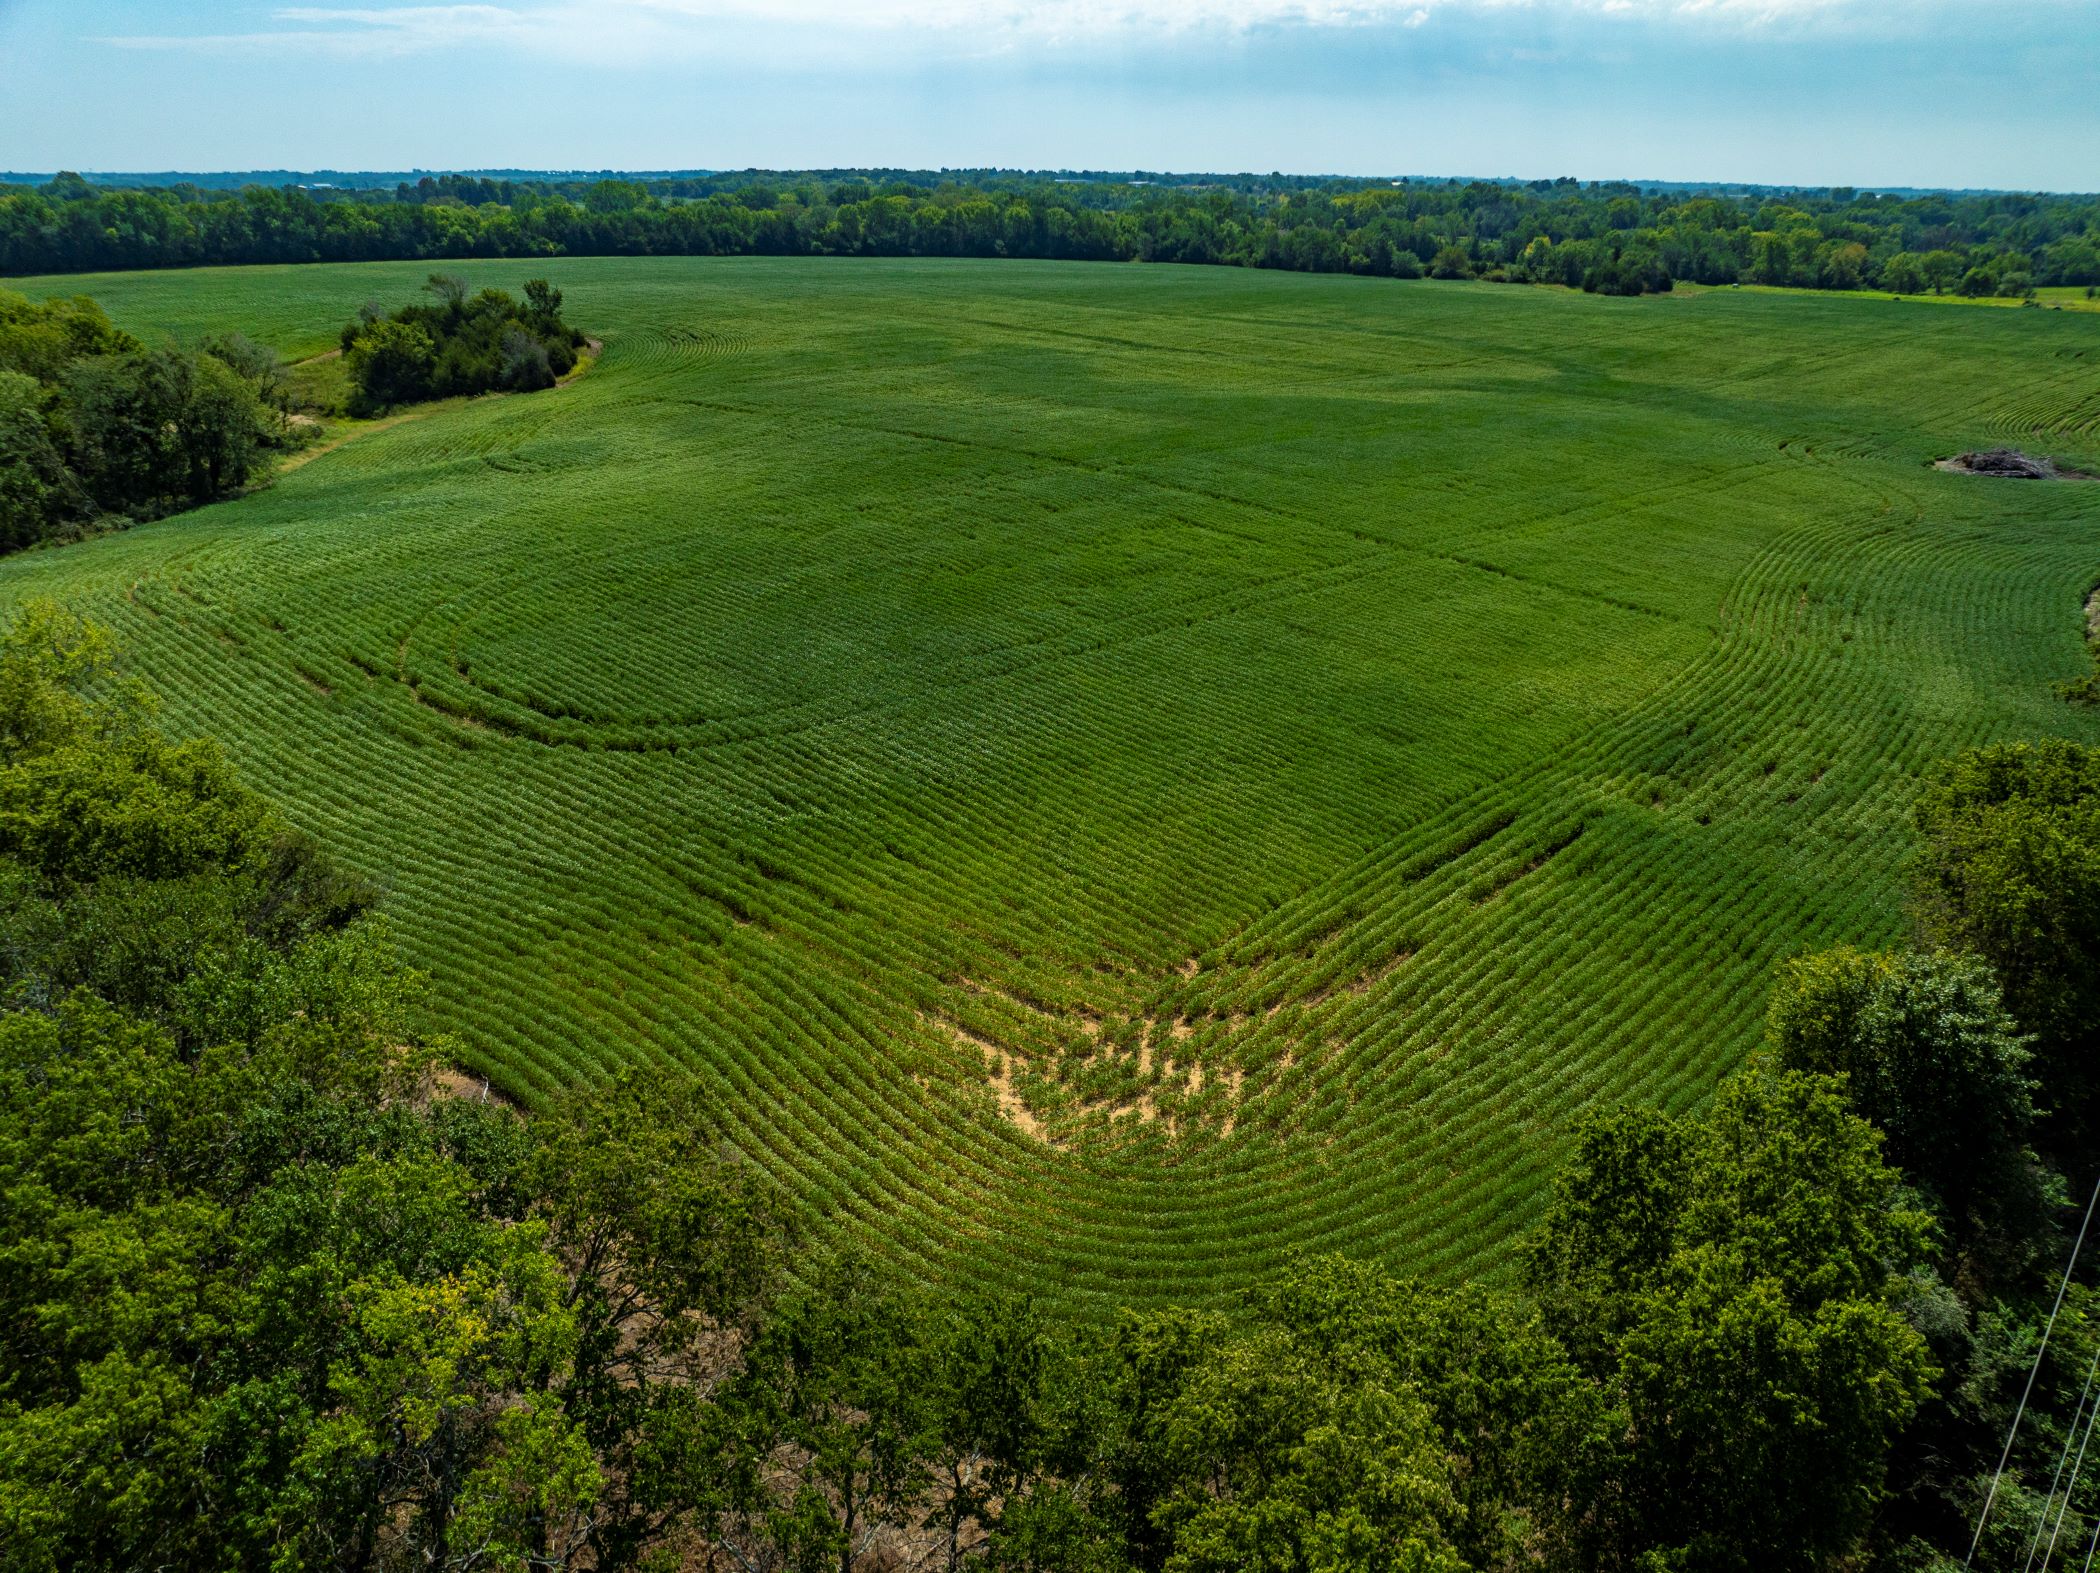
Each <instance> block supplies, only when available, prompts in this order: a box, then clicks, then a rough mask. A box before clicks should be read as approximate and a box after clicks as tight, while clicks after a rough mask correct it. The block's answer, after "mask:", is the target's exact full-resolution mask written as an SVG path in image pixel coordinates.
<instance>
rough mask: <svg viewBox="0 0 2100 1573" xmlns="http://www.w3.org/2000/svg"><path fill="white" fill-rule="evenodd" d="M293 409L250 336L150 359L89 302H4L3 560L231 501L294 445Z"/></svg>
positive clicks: (269, 359) (0, 312)
mask: <svg viewBox="0 0 2100 1573" xmlns="http://www.w3.org/2000/svg"><path fill="white" fill-rule="evenodd" d="M286 400H287V395H286V393H285V384H284V379H283V374H282V368H281V367H280V366H279V364H278V361H277V357H276V355H275V354H274V353H273V352H272V351H270V350H268V349H266V348H264V347H263V346H261V345H258V344H255V343H253V342H252V341H250V340H248V339H247V338H245V337H243V336H242V335H239V334H231V335H223V336H219V337H215V338H213V339H211V340H209V341H207V342H206V343H205V344H204V345H203V346H202V347H201V348H200V349H197V350H177V349H172V348H165V349H148V348H147V347H146V346H145V345H143V344H141V343H140V342H139V341H138V340H137V339H135V338H133V337H132V336H131V335H130V334H128V333H125V332H123V331H121V330H120V329H118V328H116V327H114V326H113V325H112V324H111V322H110V320H109V317H108V316H107V315H106V314H105V313H104V312H103V310H102V308H101V307H99V306H97V305H96V304H95V303H94V302H93V301H92V300H89V299H87V298H85V297H76V298H74V299H70V300H52V301H46V302H43V303H42V304H32V303H31V302H30V301H28V300H26V299H24V298H23V297H22V296H20V295H17V294H14V293H12V292H10V291H6V290H0V551H13V550H15V549H17V548H19V547H23V546H28V545H31V544H33V543H35V542H37V541H42V540H50V539H54V538H60V537H65V536H68V535H72V534H77V533H79V532H80V531H83V530H85V529H88V528H91V527H93V526H94V525H96V524H97V523H98V522H100V521H103V520H107V519H116V520H119V521H129V520H133V519H151V518H157V517H159V516H160V515H162V514H166V513H172V512H174V511H176V510H178V509H181V508H192V507H196V506H198V505H199V504H202V503H207V502H211V501H213V500H215V499H217V498H220V497H227V496H231V495H232V494H233V493H235V492H237V491H239V490H240V489H241V488H242V487H244V486H246V485H247V484H248V482H249V480H250V479H251V478H252V477H253V476H254V475H255V474H256V473H257V472H258V471H259V470H260V469H261V468H262V466H263V465H264V463H265V462H266V459H267V454H268V450H270V449H272V448H281V447H285V446H289V445H290V444H291V443H292V441H293V440H294V436H295V429H294V427H293V426H292V424H291V423H290V421H289V419H288V411H289V405H288V403H287V402H286Z"/></svg>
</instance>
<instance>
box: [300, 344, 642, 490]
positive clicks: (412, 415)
mask: <svg viewBox="0 0 2100 1573" xmlns="http://www.w3.org/2000/svg"><path fill="white" fill-rule="evenodd" d="M604 349H605V345H604V342H603V341H602V340H599V339H586V340H584V344H583V353H582V354H581V355H578V356H577V357H576V364H575V365H574V366H571V367H570V368H569V369H568V371H567V372H565V373H564V374H563V375H562V376H560V377H558V378H556V379H555V383H554V386H553V387H551V388H542V389H541V390H539V391H540V392H542V393H559V392H560V391H561V390H562V389H563V388H567V387H572V386H574V385H575V383H576V382H577V381H578V380H579V379H580V378H581V377H582V376H583V374H584V373H585V372H586V371H588V370H590V368H591V367H592V366H594V365H596V364H597V362H598V357H599V355H600V354H602V353H603V352H604ZM342 353H343V352H342V351H341V350H324V351H322V353H320V354H319V355H310V356H308V357H307V358H306V359H305V360H303V361H299V362H297V364H298V365H301V366H310V365H312V364H313V363H314V362H315V361H324V360H334V359H336V358H337V357H339V356H340V355H341V354H342ZM530 397H532V395H530V394H519V393H480V394H473V395H471V396H469V397H466V398H457V399H438V400H435V401H433V402H431V403H429V404H418V405H415V406H413V407H411V408H409V409H405V410H398V411H396V412H395V413H394V414H392V415H382V416H380V417H379V418H378V419H377V420H369V421H355V422H352V423H350V424H349V426H348V428H347V429H346V430H343V431H338V432H337V433H336V434H335V435H334V436H332V437H330V438H328V439H327V440H326V441H323V442H318V443H315V444H314V445H313V446H312V447H311V448H301V449H300V450H299V451H298V452H297V453H295V454H293V455H292V456H291V457H290V458H288V459H286V460H285V461H284V462H283V463H282V464H280V465H278V466H277V468H276V470H275V471H274V472H273V474H272V476H271V479H273V480H274V479H276V477H277V476H279V475H289V474H291V473H292V471H294V470H297V469H302V468H304V467H305V466H306V465H309V464H311V463H313V462H314V460H316V459H318V458H320V457H321V455H322V454H324V453H333V452H335V450H336V449H338V448H340V447H342V446H343V445H344V444H345V443H348V442H355V441H356V440H357V439H358V438H360V437H366V436H370V435H371V434H372V433H373V432H382V431H390V430H392V429H393V428H394V427H396V426H401V425H404V424H406V423H407V422H409V421H419V420H422V419H423V418H424V417H426V416H430V415H436V414H439V413H441V412H442V411H445V410H456V409H459V408H461V407H462V406H464V405H467V404H470V403H472V402H473V400H474V399H477V398H479V399H517V398H530Z"/></svg>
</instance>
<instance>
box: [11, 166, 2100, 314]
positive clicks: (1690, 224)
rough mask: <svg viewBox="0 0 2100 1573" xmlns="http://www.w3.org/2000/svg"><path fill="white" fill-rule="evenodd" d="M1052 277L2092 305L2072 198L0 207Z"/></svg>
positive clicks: (179, 227) (112, 248) (264, 251)
mask: <svg viewBox="0 0 2100 1573" xmlns="http://www.w3.org/2000/svg"><path fill="white" fill-rule="evenodd" d="M674 253H685V254H692V255H699V256H727V255H739V254H742V255H750V254H757V255H785V256H795V255H802V256H807V255H810V254H812V253H816V254H827V255H839V256H891V257H896V256H939V257H1061V258H1072V259H1083V260H1111V259H1112V260H1116V261H1146V262H1185V263H1205V264H1225V265H1230V266H1246V267H1263V268H1289V269H1295V270H1301V271H1308V272H1351V273H1368V274H1375V275H1380V276H1385V277H1394V278H1420V277H1422V275H1423V274H1424V273H1425V272H1426V273H1430V274H1433V275H1434V276H1435V277H1438V278H1474V277H1480V278H1490V279H1497V280H1506V281H1510V282H1537V281H1545V282H1553V283H1561V284H1570V285H1578V286H1580V287H1582V288H1585V289H1592V290H1600V291H1605V292H1608V293H1620V294H1638V293H1641V292H1642V291H1645V290H1652V289H1666V288H1668V287H1669V284H1670V281H1671V280H1673V279H1682V280H1688V281H1692V282H1697V283H1702V284H1732V283H1737V282H1742V283H1758V284H1781V285H1791V286H1797V287H1805V288H1811V289H1861V288H1868V289H1887V290H1892V291H1895V292H1897V293H1902V294H1914V293H1918V292H1921V291H1924V290H1931V291H1934V292H1935V293H1937V292H1940V291H1944V290H1948V289H1958V290H1959V291H1960V292H1961V293H1963V294H1966V295H2006V296H2019V295H2023V294H2025V293H2027V292H2028V291H2029V290H2030V289H2031V288H2032V287H2033V286H2035V285H2036V284H2045V285H2046V284H2070V285H2086V286H2092V285H2095V284H2100V208H2096V205H2095V203H2094V201H2093V199H2092V198H2091V197H2090V196H2049V195H2026V194H2015V193H1985V194H1974V195H1956V194H1951V193H1927V194H1923V195H1896V194H1893V193H1891V194H1883V193H1876V192H1860V191H1856V190H1853V189H1852V188H1850V187H1837V188H1811V189H1799V190H1758V191H1749V192H1744V191H1740V190H1730V189H1713V190H1698V189H1686V188H1662V189H1657V188H1643V187H1641V186H1638V185H1633V184H1629V183H1626V182H1622V181H1609V182H1598V183H1593V184H1590V185H1583V184H1581V183H1579V182H1577V181H1575V180H1572V179H1567V178H1562V179H1559V180H1535V181H1529V182H1515V181H1509V182H1494V181H1478V180H1476V181H1458V180H1451V181H1436V180H1417V181H1398V182H1394V181H1383V180H1362V179H1356V180H1318V179H1307V178H1299V177H1286V176H1280V175H1279V176H1267V177H1264V176H1247V175H1242V176H1192V177H1183V178H1179V179H1173V178H1165V177H1159V178H1150V179H1145V180H1126V179H1123V178H1120V177H1107V176H1104V177H1099V178H1093V179H1084V180H1072V179H1046V178H1044V177H1041V176H1032V175H1022V174H1014V173H1011V172H1002V171H992V170H979V171H971V172H963V173H941V174H932V173H924V172H912V171H903V170H882V171H847V170H831V171H812V172H806V173H795V172H770V171H762V170H752V171H745V172H742V173H732V174H723V175H713V176H689V177H677V176H673V177H665V178H655V179H650V180H647V181H637V180H597V181H569V180H560V179H552V178H550V179H546V180H527V181H509V180H493V179H483V178H478V177H474V176H451V175H448V176H444V177H442V178H438V179H432V178H428V177H426V178H425V179H423V180H421V181H419V182H418V183H417V184H415V185H413V186H411V185H409V184H407V183H406V182H403V183H402V184H401V185H400V186H399V188H398V189H397V190H385V189H379V190H362V189H337V190H330V191H324V192H308V191H304V190H301V189H298V188H283V189H277V188H266V187H259V186H249V187H247V188H245V189H243V190H241V191H238V192H234V191H206V190H200V189H198V188H197V187H196V186H194V185H181V186H176V187H172V188H149V189H142V190H112V189H107V188H100V187H96V186H94V185H91V184H90V183H88V182H87V181H85V180H82V179H81V178H80V177H79V176H78V175H70V174H69V175H60V176H59V177H57V178H56V179H55V180H53V181H51V182H49V183H48V184H46V185H44V186H42V187H40V188H37V189H35V190H30V189H27V188H20V189H16V190H13V191H9V192H5V193H4V194H0V272H10V273H40V272H73V271H82V270H89V269H99V268H159V267H169V266H188V265H194V264H197V263H240V262H308V261H364V260H377V259H381V258H403V259H418V258H425V257H430V258H435V257H459V256H553V255H569V256H590V255H600V256H603V255H667V254H674Z"/></svg>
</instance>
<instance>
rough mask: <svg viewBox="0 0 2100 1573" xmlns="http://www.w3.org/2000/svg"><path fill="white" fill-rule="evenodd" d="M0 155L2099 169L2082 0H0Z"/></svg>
mask: <svg viewBox="0 0 2100 1573" xmlns="http://www.w3.org/2000/svg"><path fill="white" fill-rule="evenodd" d="M0 61H4V62H5V69H4V71H0V168H13V169H49V168H58V167H71V168H81V169H134V170H136V169H227V168H300V169H306V168H323V167H332V168H339V169H373V168H388V169H391V168H418V167H420V168H470V167H489V166H517V167H527V168H540V167H555V168H606V167H609V168H688V167H714V168H734V167H743V166H746V165H753V164H757V165H767V166H772V167H782V168H785V167H807V166H828V165H870V164H874V165H909V166H914V167H939V166H966V165H983V164H996V165H1004V166H1015V165H1020V166H1028V167H1035V168H1046V167H1087V168H1117V169H1128V168H1151V169H1184V170H1185V169H1205V170H1215V169H1229V170H1240V169H1251V170H1270V169H1282V170H1286V171H1292V172H1302V173H1351V174H1468V175H1505V174H1508V175H1521V176H1526V177H1535V176H1551V175H1562V174H1570V175H1577V176H1580V177H1582V178H1585V179H1597V178H1603V177H1607V176H1629V177H1636V178H1652V179H1672V180H1700V179H1715V180H1745V181H1762V182H1774V183H1780V182H1792V181H1799V182H1803V183H1813V184H1839V183H1844V184H1855V185H1863V186H1871V185H1953V186H1970V185H1979V186H2000V187H2013V188H2049V189H2058V190H2067V189H2068V190H2082V191H2091V190H2094V189H2100V0H1971V3H1966V4H1953V3H1947V0H1918V3H1911V0H491V3H477V4H458V5H452V4H436V5H431V4H418V5H398V4H392V3H388V0H363V3H361V4H356V5H351V6H344V5H297V6H291V5H284V4H253V3H248V0H126V3H116V0H0Z"/></svg>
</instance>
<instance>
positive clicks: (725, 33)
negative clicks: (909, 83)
mask: <svg viewBox="0 0 2100 1573" xmlns="http://www.w3.org/2000/svg"><path fill="white" fill-rule="evenodd" d="M1436 3H1437V5H1438V7H1439V9H1441V10H1445V11H1475V12H1479V11H1497V12H1503V13H1508V12H1512V11H1524V10H1531V11H1538V12H1541V13H1552V12H1559V13H1563V14H1566V13H1576V14H1590V15H1599V16H1610V17H1612V18H1613V19H1615V20H1625V21H1642V20H1645V21H1652V22H1676V23H1683V24H1687V25H1691V24H1699V23H1705V24H1724V25H1737V26H1750V27H1757V26H1762V25H1767V24H1771V23H1775V22H1785V21H1793V22H1802V21H1810V20H1816V19H1825V20H1832V21H1846V20H1866V21H1873V22H1876V23H1881V24H1886V23H1889V22H1890V21H1892V20H1894V19H1895V18H1896V14H1897V13H1899V12H1900V11H1902V10H1906V9H1911V8H1912V7H1911V6H1909V5H1906V4H1904V3H1903V0H1436ZM2036 3H2039V4H2042V5H2048V4H2052V3H2065V0H2036ZM1916 9H1917V10H1918V11H1919V12H1921V13H1922V12H1923V11H1925V10H1929V9H1932V6H1931V3H1930V0H1924V3H1921V4H1918V5H1917V6H1916ZM1430 16H1431V11H1430V7H1429V6H1428V5H1425V4H1423V3H1422V0H529V3H519V4H514V5H402V6H360V7H333V6H296V7H287V8H284V9H281V10H279V11H277V12H275V13H273V15H272V18H271V20H272V22H273V23H274V24H276V25H275V26H273V27H270V28H267V29H264V30H258V31H252V32H244V33H207V34H194V35H183V34H160V35H132V36H124V37H112V38H105V39H102V40H100V42H104V43H108V44H114V45H118V46H121V47H124V48H130V49H169V50H173V49H180V50H197V51H207V52H228V51H240V52H247V51H258V50H272V51H305V52H320V53H329V54H341V55H401V54H415V53H424V52H428V51H433V50H443V49H450V48H458V47H464V46H470V45H473V46H486V45H489V44H502V45H509V46H513V47H518V48H524V49H530V50H534V51H540V52H546V53H552V54H557V55H563V56H567V57H570V58H582V59H590V60H598V61H605V60H613V59H622V58H626V59H635V60H647V59H658V58H665V57H667V56H676V55H680V54H689V53H695V52H711V53H712V52H720V50H721V49H722V48H724V47H728V46H730V45H732V44H733V43H734V42H741V43H742V44H744V45H746V46H748V45H750V44H751V43H752V41H754V40H758V39H767V38H770V39H773V40H776V41H781V40H788V39H793V38H801V39H810V40H817V41H819V42H821V43H826V44H830V45H836V44H837V43H838V42H839V41H840V40H841V39H842V38H845V37H862V38H866V37H869V36H870V35H891V36H900V35H928V34H932V35H946V36H948V37H950V38H952V39H955V40H957V41H960V42H964V43H965V44H966V45H967V46H968V47H971V48H974V49H984V48H995V49H996V48H1000V47H1008V46H1015V45H1021V44H1026V43H1029V42H1043V41H1049V42H1072V41H1079V40H1085V39H1089V38H1102V37H1113V36H1117V35H1129V34H1144V33H1151V34H1161V33H1167V34H1171V33H1177V32H1187V31H1196V30H1201V31H1208V32H1245V31H1248V30H1251V29H1256V28H1275V27H1298V28H1314V29H1333V28H1350V27H1367V26H1388V27H1389V26H1395V25H1397V26H1401V27H1405V28H1417V27H1420V26H1421V25H1422V24H1423V23H1425V22H1427V21H1429V20H1430Z"/></svg>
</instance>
